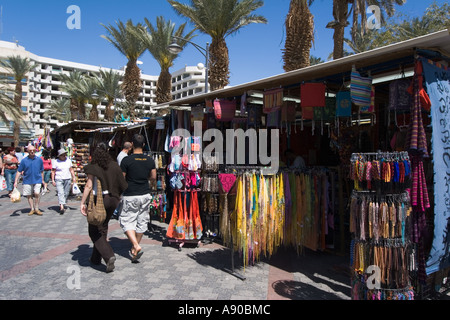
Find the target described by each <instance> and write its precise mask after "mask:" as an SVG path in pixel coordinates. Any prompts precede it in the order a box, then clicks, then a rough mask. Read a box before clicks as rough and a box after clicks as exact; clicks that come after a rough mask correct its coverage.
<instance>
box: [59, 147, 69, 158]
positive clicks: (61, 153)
mask: <svg viewBox="0 0 450 320" xmlns="http://www.w3.org/2000/svg"><path fill="white" fill-rule="evenodd" d="M63 154H67V151H66V150H65V149H64V148H61V149H59V150H58V157H59V156H60V155H63Z"/></svg>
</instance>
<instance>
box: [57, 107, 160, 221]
mask: <svg viewBox="0 0 450 320" xmlns="http://www.w3.org/2000/svg"><path fill="white" fill-rule="evenodd" d="M166 131H167V120H166V118H165V116H164V115H162V116H161V117H158V118H155V119H140V120H136V121H135V122H122V123H107V122H94V121H73V122H71V123H69V124H67V125H64V126H62V127H59V128H57V129H55V130H54V131H52V132H51V136H52V141H53V144H54V145H55V148H54V149H53V150H56V151H57V150H58V149H59V148H65V149H66V151H67V154H68V156H69V157H70V159H71V160H72V166H73V168H74V171H75V176H76V179H77V181H76V182H77V185H78V186H79V188H80V190H81V192H82V191H83V190H84V185H85V183H86V181H87V176H86V174H85V173H84V170H83V167H84V166H85V165H87V164H88V163H89V161H90V156H91V154H92V151H93V148H94V147H95V146H96V145H97V144H98V143H100V142H103V143H105V144H107V145H108V146H109V151H110V154H111V157H112V158H113V159H116V157H117V155H118V154H119V152H120V151H122V147H123V144H124V143H125V142H126V141H131V138H132V136H133V135H134V134H136V133H139V134H142V135H143V136H144V137H145V139H146V141H147V143H146V145H145V147H144V153H145V154H147V155H150V156H151V157H153V159H154V160H155V165H156V171H157V181H156V184H154V185H152V186H151V189H152V191H151V192H152V196H153V204H152V206H151V212H150V217H151V218H152V219H154V220H158V221H162V222H164V221H165V220H166V213H167V208H168V206H167V198H166V176H167V175H166V169H167V162H168V160H167V153H166V152H164V142H165V139H166Z"/></svg>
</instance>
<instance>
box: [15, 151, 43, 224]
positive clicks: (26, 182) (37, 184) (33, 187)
mask: <svg viewBox="0 0 450 320" xmlns="http://www.w3.org/2000/svg"><path fill="white" fill-rule="evenodd" d="M43 173H44V162H43V161H42V159H41V157H36V148H35V147H34V146H32V145H30V146H28V157H25V158H23V159H22V161H21V162H20V165H19V168H17V174H16V180H15V182H14V188H17V184H18V182H19V179H20V175H23V196H26V197H27V199H28V204H29V205H30V208H31V210H30V212H29V213H28V215H29V216H31V215H32V214H37V215H39V216H41V215H42V212H41V211H40V210H39V200H40V194H41V185H42V176H43ZM33 194H34V197H33Z"/></svg>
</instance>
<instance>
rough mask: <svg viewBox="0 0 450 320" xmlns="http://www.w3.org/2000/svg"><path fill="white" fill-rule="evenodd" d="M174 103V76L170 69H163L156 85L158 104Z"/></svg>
mask: <svg viewBox="0 0 450 320" xmlns="http://www.w3.org/2000/svg"><path fill="white" fill-rule="evenodd" d="M169 101H172V75H171V74H170V72H169V69H161V72H160V74H159V78H158V82H157V83H156V103H158V104H160V103H164V102H169Z"/></svg>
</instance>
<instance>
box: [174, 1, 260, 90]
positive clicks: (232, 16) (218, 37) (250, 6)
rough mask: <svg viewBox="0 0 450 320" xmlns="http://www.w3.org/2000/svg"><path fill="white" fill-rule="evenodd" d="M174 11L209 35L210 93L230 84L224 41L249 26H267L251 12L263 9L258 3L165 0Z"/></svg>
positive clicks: (226, 50) (226, 48) (227, 57)
mask: <svg viewBox="0 0 450 320" xmlns="http://www.w3.org/2000/svg"><path fill="white" fill-rule="evenodd" d="M168 2H169V3H170V4H171V5H172V7H173V8H174V10H175V11H176V12H177V13H178V14H179V15H181V16H185V17H187V18H189V19H190V21H191V22H192V23H193V24H194V26H195V27H196V28H197V29H198V30H199V31H200V32H202V33H204V34H207V35H209V36H211V39H212V41H211V46H210V47H209V56H210V63H209V84H210V85H211V90H217V89H221V88H223V87H225V86H226V85H227V84H228V83H229V77H230V70H229V63H230V61H229V56H228V47H227V43H226V41H225V39H226V38H227V37H228V36H230V35H233V34H235V33H236V32H238V31H239V30H240V29H242V28H243V27H245V26H247V25H249V24H251V23H267V19H266V18H265V17H263V16H259V15H255V14H253V12H254V11H255V10H257V9H258V8H260V7H261V6H263V4H264V2H263V1H260V0H190V4H183V3H180V2H178V1H173V0H168Z"/></svg>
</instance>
